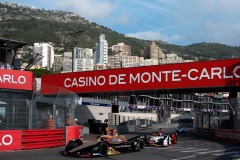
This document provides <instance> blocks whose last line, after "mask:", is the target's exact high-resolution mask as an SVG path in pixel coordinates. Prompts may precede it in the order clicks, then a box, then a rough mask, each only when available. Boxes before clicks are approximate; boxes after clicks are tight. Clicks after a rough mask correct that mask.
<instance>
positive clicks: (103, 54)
mask: <svg viewBox="0 0 240 160" xmlns="http://www.w3.org/2000/svg"><path fill="white" fill-rule="evenodd" d="M95 63H96V64H98V63H100V64H105V65H107V63H108V42H107V40H106V39H105V35H104V34H101V35H100V37H99V43H97V44H96V56H95Z"/></svg>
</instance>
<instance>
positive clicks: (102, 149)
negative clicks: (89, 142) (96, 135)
mask: <svg viewBox="0 0 240 160" xmlns="http://www.w3.org/2000/svg"><path fill="white" fill-rule="evenodd" d="M108 150H109V147H108V145H107V144H106V143H102V144H101V145H100V146H99V148H98V151H99V153H100V155H101V156H107V155H108Z"/></svg>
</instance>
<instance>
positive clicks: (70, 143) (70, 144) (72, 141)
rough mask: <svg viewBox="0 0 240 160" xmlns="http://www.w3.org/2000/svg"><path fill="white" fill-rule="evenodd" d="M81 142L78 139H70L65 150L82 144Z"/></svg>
mask: <svg viewBox="0 0 240 160" xmlns="http://www.w3.org/2000/svg"><path fill="white" fill-rule="evenodd" d="M82 144H83V142H82V141H81V140H80V139H75V140H70V141H69V142H68V144H67V146H66V147H65V151H70V150H71V149H73V148H75V147H78V146H80V145H82Z"/></svg>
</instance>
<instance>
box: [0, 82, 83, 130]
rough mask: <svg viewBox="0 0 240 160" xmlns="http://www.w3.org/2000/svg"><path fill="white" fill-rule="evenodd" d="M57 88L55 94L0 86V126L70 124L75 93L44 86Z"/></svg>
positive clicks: (38, 89)
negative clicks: (0, 88)
mask: <svg viewBox="0 0 240 160" xmlns="http://www.w3.org/2000/svg"><path fill="white" fill-rule="evenodd" d="M47 88H48V89H49V90H52V89H54V90H56V89H57V90H58V94H56V95H41V94H40V87H37V92H36V93H33V92H32V91H17V90H0V92H1V95H0V130H5V129H6V130H14V129H47V128H48V129H49V128H62V127H65V126H67V125H74V110H75V107H76V105H77V103H78V101H79V99H80V98H79V96H78V95H77V94H76V93H74V92H71V91H69V90H67V89H64V88H59V87H55V86H47Z"/></svg>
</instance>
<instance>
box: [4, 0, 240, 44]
mask: <svg viewBox="0 0 240 160" xmlns="http://www.w3.org/2000/svg"><path fill="white" fill-rule="evenodd" d="M0 2H11V3H17V4H20V5H22V6H27V7H35V8H38V9H45V10H62V11H70V12H73V13H76V14H78V15H79V16H81V17H84V18H85V19H87V20H89V21H91V22H95V23H97V24H99V25H102V26H105V27H107V28H110V29H111V30H113V31H116V32H118V33H121V34H125V35H127V36H131V37H136V38H139V39H144V40H162V41H166V42H167V43H169V44H175V45H181V46H186V45H191V44H194V43H202V42H209V43H221V44H226V45H229V46H240V9H239V7H240V0H0Z"/></svg>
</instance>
